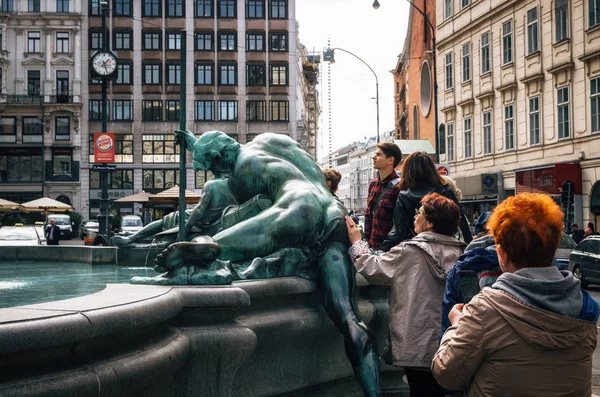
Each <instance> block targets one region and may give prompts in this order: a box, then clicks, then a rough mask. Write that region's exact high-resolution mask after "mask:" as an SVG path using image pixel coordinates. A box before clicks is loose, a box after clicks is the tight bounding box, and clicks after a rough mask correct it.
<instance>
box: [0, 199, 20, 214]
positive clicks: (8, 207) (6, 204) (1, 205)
mask: <svg viewBox="0 0 600 397" xmlns="http://www.w3.org/2000/svg"><path fill="white" fill-rule="evenodd" d="M20 208H21V204H19V203H13V202H12V201H8V200H4V199H0V212H6V211H14V210H18V209H20Z"/></svg>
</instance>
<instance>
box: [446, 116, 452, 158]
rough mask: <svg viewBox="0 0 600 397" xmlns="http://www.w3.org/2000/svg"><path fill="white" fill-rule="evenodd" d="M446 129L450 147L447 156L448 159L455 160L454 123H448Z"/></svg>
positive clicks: (448, 146)
mask: <svg viewBox="0 0 600 397" xmlns="http://www.w3.org/2000/svg"><path fill="white" fill-rule="evenodd" d="M446 130H447V134H446V139H447V140H448V144H447V145H446V147H447V149H448V155H447V158H448V161H454V124H448V125H447V126H446Z"/></svg>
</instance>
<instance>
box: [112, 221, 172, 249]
mask: <svg viewBox="0 0 600 397" xmlns="http://www.w3.org/2000/svg"><path fill="white" fill-rule="evenodd" d="M162 230H163V220H162V219H159V220H157V221H154V222H150V223H149V224H147V225H146V226H144V228H143V229H142V230H140V231H139V232H135V233H133V234H132V235H131V236H126V237H125V236H114V237H112V238H111V239H110V242H111V243H112V244H114V245H116V246H118V247H122V246H124V245H128V244H132V243H135V242H137V241H139V240H143V239H146V238H148V237H152V236H154V235H155V234H156V233H160V232H161V231H162Z"/></svg>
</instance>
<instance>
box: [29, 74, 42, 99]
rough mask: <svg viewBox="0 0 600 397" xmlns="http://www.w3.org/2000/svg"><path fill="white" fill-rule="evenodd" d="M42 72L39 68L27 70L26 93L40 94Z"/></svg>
mask: <svg viewBox="0 0 600 397" xmlns="http://www.w3.org/2000/svg"><path fill="white" fill-rule="evenodd" d="M41 75H42V72H41V71H39V70H28V71H27V95H40V94H41V90H42V85H41V81H42V80H41Z"/></svg>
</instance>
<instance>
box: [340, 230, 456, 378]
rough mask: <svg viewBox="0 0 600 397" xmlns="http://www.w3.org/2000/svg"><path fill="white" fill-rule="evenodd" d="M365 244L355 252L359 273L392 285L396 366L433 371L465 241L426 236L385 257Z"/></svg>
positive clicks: (375, 280)
mask: <svg viewBox="0 0 600 397" xmlns="http://www.w3.org/2000/svg"><path fill="white" fill-rule="evenodd" d="M359 243H360V242H359ZM359 243H355V245H353V246H352V248H351V249H350V251H349V254H350V257H351V258H352V259H353V262H354V266H355V267H356V270H357V271H358V272H359V273H360V274H362V275H363V276H364V277H365V278H366V279H367V281H369V282H370V283H372V284H380V285H389V286H391V289H390V315H391V319H390V336H391V347H392V359H393V364H394V365H396V366H402V367H422V368H429V367H430V365H431V360H432V359H433V355H434V354H435V352H436V350H437V347H438V339H439V335H440V329H441V318H442V295H443V294H444V287H445V284H446V275H447V272H448V271H449V270H450V269H451V268H452V266H454V264H455V263H456V260H457V259H458V257H459V256H460V254H461V253H462V251H463V249H464V246H465V245H464V243H462V242H460V241H457V240H456V239H455V238H454V237H449V236H444V235H442V234H438V233H433V232H424V233H421V234H419V235H418V236H416V237H414V238H412V239H411V240H406V241H403V242H402V243H400V244H398V245H397V246H395V247H394V248H392V249H391V250H390V251H389V252H387V253H384V254H381V255H376V254H373V253H372V252H371V251H369V250H368V248H367V249H364V245H363V246H362V249H357V248H359V246H360V244H359Z"/></svg>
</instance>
